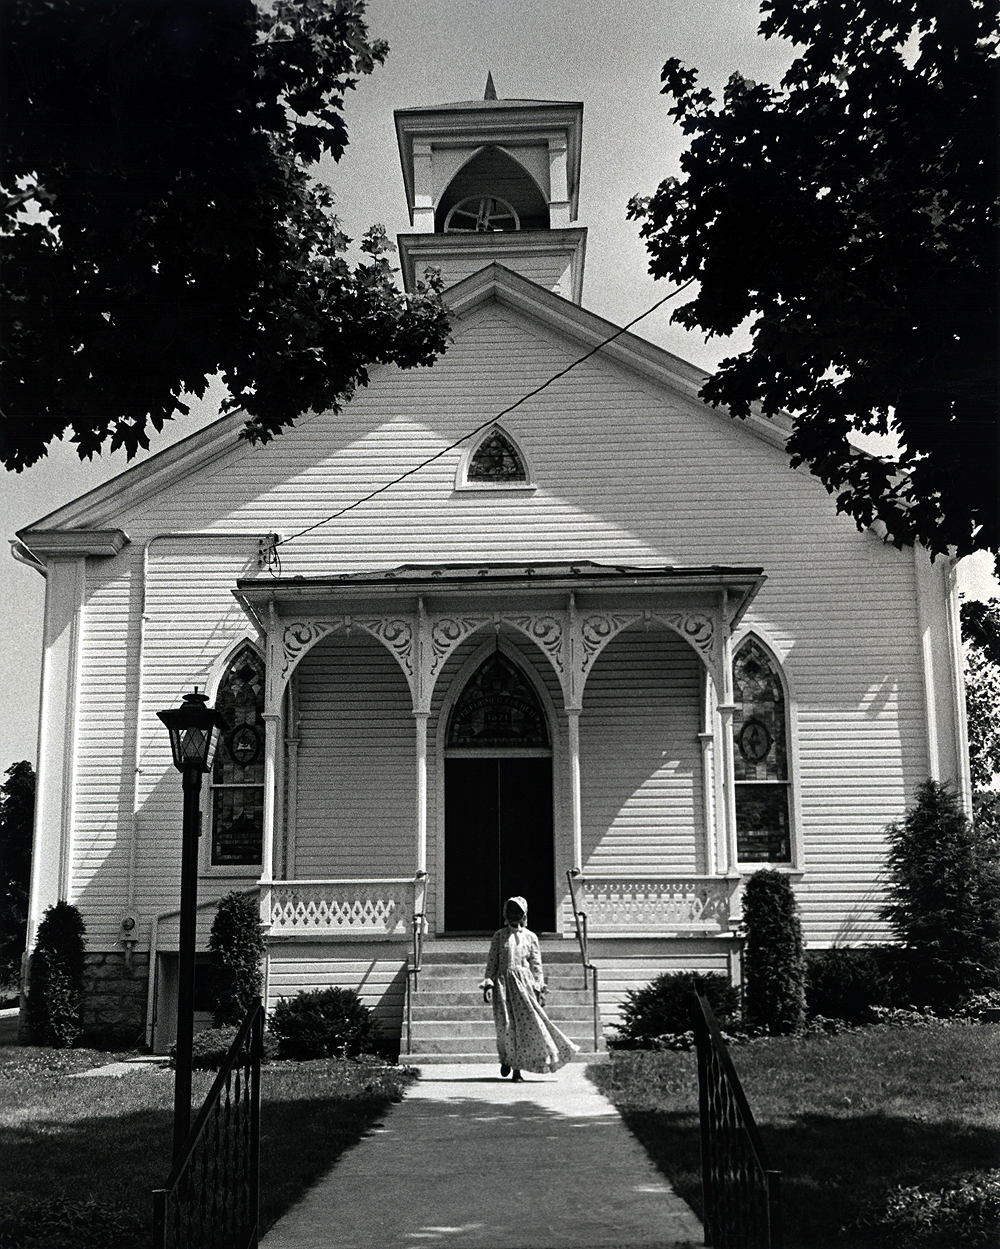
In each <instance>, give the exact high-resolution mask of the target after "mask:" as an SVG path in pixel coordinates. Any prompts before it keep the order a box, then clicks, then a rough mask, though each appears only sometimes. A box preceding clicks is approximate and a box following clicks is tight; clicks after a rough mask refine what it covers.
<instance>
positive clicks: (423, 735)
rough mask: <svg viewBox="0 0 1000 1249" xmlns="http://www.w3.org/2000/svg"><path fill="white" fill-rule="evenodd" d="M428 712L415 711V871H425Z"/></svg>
mask: <svg viewBox="0 0 1000 1249" xmlns="http://www.w3.org/2000/svg"><path fill="white" fill-rule="evenodd" d="M428 714H429V713H428V712H426V711H415V712H414V713H413V715H414V718H415V719H416V721H417V871H418V872H426V871H427V719H428Z"/></svg>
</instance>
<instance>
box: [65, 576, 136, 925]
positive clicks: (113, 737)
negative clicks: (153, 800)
mask: <svg viewBox="0 0 1000 1249" xmlns="http://www.w3.org/2000/svg"><path fill="white" fill-rule="evenodd" d="M133 572H134V569H130V568H129V566H128V563H127V562H126V561H124V560H115V561H111V560H100V561H96V560H89V561H88V563H87V587H86V596H85V602H84V608H83V616H82V621H81V629H80V644H79V645H80V662H79V674H78V683H77V700H78V701H77V720H76V760H75V776H74V802H73V810H72V844H71V854H70V865H69V890H68V893H69V897H70V898H71V899H72V900H73V901H74V902H76V903H77V905H79V906H81V908H83V909H84V910H85V922H86V925H87V934H88V940H89V941H90V942H94V941H95V940H96V941H97V943H98V948H101V947H104V946H106V945H107V942H108V940H109V939H113V938H114V937H116V936H117V935H118V931H119V924H120V923H121V919H122V916H123V915H124V913H125V904H126V899H127V894H128V881H129V850H130V840H131V835H132V808H133V796H132V785H131V781H132V777H133V775H134V766H133V760H134V757H135V756H134V751H135V739H134V719H133V717H132V716H130V715H129V704H130V701H131V700H132V699H134V697H135V689H136V682H137V670H136V662H135V646H134V643H135V641H136V637H137V632H138V631H137V629H136V628H134V627H130V606H131V601H132V595H133V589H134V586H133V578H132V574H133Z"/></svg>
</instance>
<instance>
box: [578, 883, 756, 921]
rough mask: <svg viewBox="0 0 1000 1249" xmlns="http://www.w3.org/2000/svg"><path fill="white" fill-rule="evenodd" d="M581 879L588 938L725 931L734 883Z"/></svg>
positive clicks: (582, 902) (582, 901)
mask: <svg viewBox="0 0 1000 1249" xmlns="http://www.w3.org/2000/svg"><path fill="white" fill-rule="evenodd" d="M579 879H580V890H581V898H582V900H581V909H582V910H583V911H585V912H586V914H587V927H588V930H589V932H590V935H591V936H593V937H599V936H602V935H608V934H622V935H637V936H642V935H644V934H646V935H653V934H656V935H666V934H669V933H672V932H727V931H728V930H729V900H730V897H731V895H732V892H733V887H734V884H735V882H734V881H732V880H727V879H725V878H719V877H706V876H652V875H650V876H595V875H591V874H590V873H585V874H584V875H583V876H582V877H580V878H579Z"/></svg>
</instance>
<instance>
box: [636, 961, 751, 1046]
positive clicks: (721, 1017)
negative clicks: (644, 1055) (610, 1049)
mask: <svg viewBox="0 0 1000 1249" xmlns="http://www.w3.org/2000/svg"><path fill="white" fill-rule="evenodd" d="M696 986H697V987H699V988H700V989H701V991H702V993H703V994H704V995H705V997H706V998H707V999H708V1004H709V1006H710V1007H711V1008H712V1013H713V1015H715V1017H716V1019H717V1020H718V1021H719V1024H720V1026H721V1027H722V1028H726V1027H727V1026H731V1025H732V1024H733V1023H734V1022H735V1020H736V1019H737V1017H738V1016H739V1010H740V994H739V990H738V989H734V988H733V986H732V985H731V984H730V983H729V980H728V978H727V977H726V976H720V975H716V974H710V975H707V976H696V975H694V974H693V973H692V972H687V971H675V972H669V971H665V972H662V973H661V974H660V975H659V976H657V977H656V979H655V980H653V981H651V982H650V983H649V984H647V985H644V986H643V988H641V989H627V990H626V991H625V1001H624V1002H622V1003H621V1006H620V1011H621V1019H622V1022H621V1024H620V1025H619V1028H618V1033H619V1041H618V1042H617V1043H618V1044H620V1045H621V1044H624V1046H626V1047H629V1048H632V1047H635V1048H642V1047H645V1046H649V1045H650V1043H651V1042H652V1040H653V1039H654V1038H655V1037H661V1036H665V1035H667V1034H668V1033H680V1032H687V1031H689V1030H690V1028H691V994H692V992H693V991H694V989H695V987H696Z"/></svg>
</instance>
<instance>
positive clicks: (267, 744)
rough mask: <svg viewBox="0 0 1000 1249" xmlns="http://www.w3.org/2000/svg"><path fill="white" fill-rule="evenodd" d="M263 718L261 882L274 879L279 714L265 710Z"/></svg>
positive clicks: (265, 882)
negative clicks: (262, 843)
mask: <svg viewBox="0 0 1000 1249" xmlns="http://www.w3.org/2000/svg"><path fill="white" fill-rule="evenodd" d="M263 720H264V845H263V848H262V854H261V869H260V878H261V883H262V884H270V883H271V881H272V880H273V879H274V815H275V808H276V806H277V803H276V801H275V798H276V796H277V789H278V785H277V780H278V736H279V732H280V724H281V715H280V713H279V712H276V711H265V712H264V715H263Z"/></svg>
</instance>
